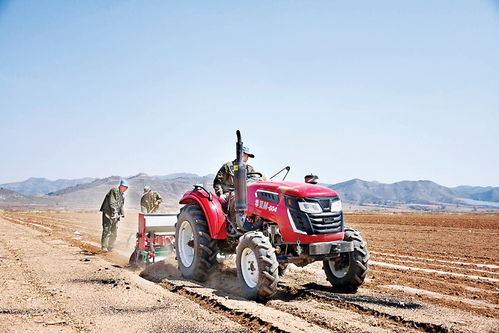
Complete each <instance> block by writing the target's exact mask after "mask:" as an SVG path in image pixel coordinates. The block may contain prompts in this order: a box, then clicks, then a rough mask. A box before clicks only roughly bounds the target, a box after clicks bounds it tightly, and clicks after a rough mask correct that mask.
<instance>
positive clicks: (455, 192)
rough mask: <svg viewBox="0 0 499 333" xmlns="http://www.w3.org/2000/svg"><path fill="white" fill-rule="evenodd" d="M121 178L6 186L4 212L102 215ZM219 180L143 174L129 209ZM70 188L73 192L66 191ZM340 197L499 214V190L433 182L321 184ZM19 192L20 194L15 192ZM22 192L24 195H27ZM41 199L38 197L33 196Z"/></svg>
mask: <svg viewBox="0 0 499 333" xmlns="http://www.w3.org/2000/svg"><path fill="white" fill-rule="evenodd" d="M120 178H121V177H119V176H111V177H107V178H100V179H95V178H81V179H74V180H70V179H66V180H61V179H59V180H56V181H50V180H47V179H44V178H30V179H28V180H26V181H24V182H18V183H9V184H2V185H0V207H7V208H12V207H16V208H19V207H21V208H22V207H24V208H26V207H49V208H57V207H58V208H60V209H98V207H99V206H100V203H101V202H102V199H103V198H104V196H105V194H106V193H107V191H108V190H109V189H110V188H111V187H113V186H116V185H117V183H118V182H119V180H120ZM213 178H214V175H206V176H199V175H196V174H192V173H176V174H170V175H165V176H149V175H147V174H144V173H139V174H137V175H135V176H132V177H128V178H127V180H128V181H129V183H130V187H129V190H128V191H127V193H126V197H127V198H126V200H127V207H128V208H139V203H140V198H141V196H142V189H143V188H144V186H145V185H149V186H151V188H152V189H153V190H155V191H158V192H159V193H160V194H161V195H162V196H163V198H164V204H163V209H164V210H176V209H178V207H179V204H178V201H179V199H180V198H181V197H182V195H183V193H185V192H186V191H187V190H189V189H191V188H192V185H193V184H203V185H204V186H205V187H206V188H207V189H208V190H212V183H213ZM64 184H69V186H64ZM321 185H323V186H327V187H330V188H332V189H334V190H336V191H337V192H338V194H339V195H340V197H341V198H342V200H343V202H344V203H345V204H346V205H347V206H349V207H350V208H352V209H383V210H391V209H395V210H400V209H401V210H437V211H438V210H440V211H456V210H459V211H461V210H477V209H479V210H493V211H497V210H499V187H491V186H488V187H480V186H458V187H453V188H450V187H445V186H442V185H439V184H437V183H435V182H432V181H429V180H419V181H401V182H396V183H393V184H383V183H379V182H375V181H365V180H361V179H352V180H349V181H346V182H342V183H337V184H321ZM12 188H17V189H18V191H16V190H12ZM21 191H22V192H21ZM33 194H36V195H33Z"/></svg>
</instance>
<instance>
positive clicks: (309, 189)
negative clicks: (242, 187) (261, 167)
mask: <svg viewBox="0 0 499 333" xmlns="http://www.w3.org/2000/svg"><path fill="white" fill-rule="evenodd" d="M248 188H251V189H252V190H254V191H256V190H265V191H271V192H278V193H283V194H287V195H293V196H296V197H334V196H338V193H336V191H334V190H332V189H330V188H327V187H324V186H320V185H312V184H307V183H298V182H255V183H251V184H249V185H248Z"/></svg>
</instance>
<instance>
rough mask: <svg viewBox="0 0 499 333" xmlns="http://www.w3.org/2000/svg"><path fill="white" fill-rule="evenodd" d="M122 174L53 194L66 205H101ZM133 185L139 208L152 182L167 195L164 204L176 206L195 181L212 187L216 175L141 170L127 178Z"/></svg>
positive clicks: (130, 196)
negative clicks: (154, 173)
mask: <svg viewBox="0 0 499 333" xmlns="http://www.w3.org/2000/svg"><path fill="white" fill-rule="evenodd" d="M120 179H121V177H119V176H112V177H108V178H103V179H97V180H94V181H93V182H91V183H87V184H79V185H76V186H72V187H68V188H65V189H62V190H59V191H56V192H52V193H49V195H48V196H49V197H50V198H51V199H52V200H53V202H54V204H55V205H57V206H63V207H92V208H94V209H98V208H99V207H100V204H101V202H102V200H103V199H104V196H105V195H106V193H107V192H108V191H109V189H110V188H112V187H115V186H117V185H118V183H119V180H120ZM127 180H128V182H129V184H130V187H129V188H128V190H127V192H126V206H127V208H137V209H138V208H139V207H140V198H141V197H142V194H143V189H144V186H146V185H148V186H151V188H152V190H154V191H157V192H158V193H160V195H161V196H162V197H163V198H164V203H165V205H163V206H164V208H165V209H167V208H171V209H176V208H178V206H179V204H178V201H179V200H180V198H181V197H182V195H183V194H184V193H185V192H186V191H187V190H189V189H191V188H192V185H194V184H204V185H205V186H206V187H207V188H208V189H209V190H211V189H212V182H213V179H211V178H208V177H200V176H192V177H187V178H185V177H177V178H168V179H164V180H162V179H160V178H159V177H151V176H149V175H147V174H144V173H140V174H138V175H136V176H132V177H129V178H127Z"/></svg>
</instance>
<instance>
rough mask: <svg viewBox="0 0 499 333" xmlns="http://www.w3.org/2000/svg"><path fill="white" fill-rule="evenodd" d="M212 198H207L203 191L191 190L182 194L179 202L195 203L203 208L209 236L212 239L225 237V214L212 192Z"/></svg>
mask: <svg viewBox="0 0 499 333" xmlns="http://www.w3.org/2000/svg"><path fill="white" fill-rule="evenodd" d="M212 198H213V200H212V201H210V200H209V199H208V195H207V194H206V193H205V192H204V191H199V190H192V191H189V192H187V193H185V194H184V196H183V197H182V199H180V203H181V204H184V205H185V204H191V203H197V204H198V205H199V206H201V208H202V209H203V212H204V215H205V216H206V220H207V222H208V229H210V236H211V238H213V239H226V238H227V227H226V225H225V223H226V222H225V215H224V213H223V210H222V206H221V205H220V201H219V200H218V197H217V196H216V195H214V194H213V193H212Z"/></svg>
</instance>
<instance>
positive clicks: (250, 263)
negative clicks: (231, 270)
mask: <svg viewBox="0 0 499 333" xmlns="http://www.w3.org/2000/svg"><path fill="white" fill-rule="evenodd" d="M241 273H242V275H243V279H244V281H245V282H246V284H247V285H248V287H250V288H255V287H256V285H257V284H258V278H259V271H258V262H257V259H256V256H255V252H253V250H252V249H250V248H248V247H247V248H245V249H244V250H243V252H242V254H241Z"/></svg>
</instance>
